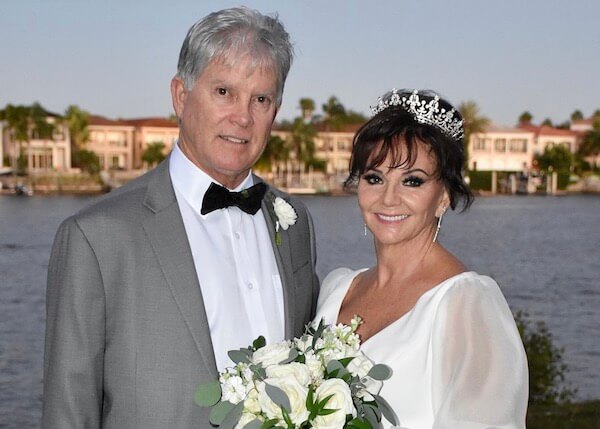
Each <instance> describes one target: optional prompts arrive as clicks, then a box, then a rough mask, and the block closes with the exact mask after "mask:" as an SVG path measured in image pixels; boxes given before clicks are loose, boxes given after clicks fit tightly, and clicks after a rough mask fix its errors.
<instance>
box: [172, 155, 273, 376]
mask: <svg viewBox="0 0 600 429" xmlns="http://www.w3.org/2000/svg"><path fill="white" fill-rule="evenodd" d="M169 162H170V164H169V171H170V174H171V180H172V182H173V188H174V189H175V195H176V197H177V203H178V205H179V209H180V211H181V216H182V217H183V223H184V225H185V230H186V233H187V237H188V241H189V243H190V248H191V249H192V255H193V258H194V265H195V266H196V273H197V275H198V281H199V283H200V289H201V291H202V297H203V299H204V307H205V311H206V315H207V317H208V324H209V327H210V336H211V339H212V343H213V349H214V353H215V359H216V362H217V368H218V369H219V370H222V369H224V368H225V367H228V366H232V365H233V362H232V361H231V360H230V359H229V357H228V356H227V352H228V351H229V350H233V349H239V348H241V347H247V346H249V345H250V344H252V341H253V340H255V339H256V338H257V337H258V336H259V335H263V336H264V337H265V338H266V340H267V342H268V343H272V342H278V341H282V340H283V339H284V314H283V288H282V284H281V278H280V276H279V271H278V269H277V263H276V261H275V255H274V253H273V247H272V244H271V238H270V237H269V232H268V230H267V224H266V221H265V217H264V214H263V212H262V209H261V210H259V211H258V212H257V213H256V214H255V215H250V214H248V213H244V212H243V211H242V210H240V209H239V208H238V207H229V208H225V209H219V210H215V211H213V212H211V213H208V214H206V215H202V214H200V209H201V207H202V199H203V198H204V193H205V192H206V190H207V189H208V187H209V186H210V184H211V182H215V183H217V182H216V181H215V180H213V179H212V178H211V177H210V176H209V175H208V174H206V173H205V172H204V171H202V170H200V169H199V168H198V167H196V166H195V165H194V164H193V163H192V162H191V161H190V160H189V159H188V158H187V157H186V156H185V154H184V153H183V152H182V151H181V149H179V146H178V145H175V147H174V148H173V152H172V154H171V158H170V161H169ZM219 184H220V183H219ZM253 184H254V183H253V180H252V175H251V174H250V173H248V177H246V179H245V180H244V181H243V182H242V184H240V186H238V187H237V188H236V189H232V191H238V192H239V191H240V190H242V189H246V188H248V187H250V186H252V185H253Z"/></svg>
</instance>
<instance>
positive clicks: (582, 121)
mask: <svg viewBox="0 0 600 429" xmlns="http://www.w3.org/2000/svg"><path fill="white" fill-rule="evenodd" d="M571 125H594V118H588V119H579V120H577V121H573V122H572V123H571Z"/></svg>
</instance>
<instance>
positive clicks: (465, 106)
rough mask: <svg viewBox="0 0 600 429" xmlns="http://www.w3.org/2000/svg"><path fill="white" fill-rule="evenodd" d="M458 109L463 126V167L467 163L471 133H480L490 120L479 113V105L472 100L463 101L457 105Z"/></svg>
mask: <svg viewBox="0 0 600 429" xmlns="http://www.w3.org/2000/svg"><path fill="white" fill-rule="evenodd" d="M458 111H459V112H460V114H461V115H462V117H463V128H464V133H465V135H464V138H463V144H464V150H465V167H466V166H467V165H469V139H470V138H471V135H473V134H475V133H480V132H482V131H484V130H485V127H486V126H487V125H488V124H489V122H490V120H489V119H488V118H486V117H485V116H482V115H481V114H480V113H479V106H477V103H476V102H474V101H464V102H462V103H461V104H460V105H459V106H458Z"/></svg>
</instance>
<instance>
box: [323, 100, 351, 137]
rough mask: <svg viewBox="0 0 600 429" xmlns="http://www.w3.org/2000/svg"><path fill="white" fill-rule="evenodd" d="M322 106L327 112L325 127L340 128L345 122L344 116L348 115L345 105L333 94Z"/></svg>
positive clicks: (324, 120)
mask: <svg viewBox="0 0 600 429" xmlns="http://www.w3.org/2000/svg"><path fill="white" fill-rule="evenodd" d="M322 107H323V113H324V114H325V118H324V119H323V123H324V124H325V128H326V129H328V130H334V131H337V130H339V129H340V128H341V126H342V124H343V123H344V117H345V116H346V108H345V107H344V105H343V104H342V103H340V101H339V100H338V99H337V97H336V96H334V95H332V96H331V97H329V100H327V103H325V104H323V106H322Z"/></svg>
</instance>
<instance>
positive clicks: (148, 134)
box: [86, 115, 179, 171]
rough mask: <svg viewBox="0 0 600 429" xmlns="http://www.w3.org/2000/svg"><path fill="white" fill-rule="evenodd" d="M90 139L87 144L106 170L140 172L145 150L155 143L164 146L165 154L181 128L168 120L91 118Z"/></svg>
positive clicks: (169, 149)
mask: <svg viewBox="0 0 600 429" xmlns="http://www.w3.org/2000/svg"><path fill="white" fill-rule="evenodd" d="M88 130H89V132H90V138H89V141H88V143H87V145H86V148H87V149H88V150H91V151H93V152H94V153H96V155H98V157H99V158H100V168H101V169H102V170H127V171H130V170H139V169H142V168H144V167H146V166H144V165H143V162H142V154H143V153H144V150H145V149H146V148H147V147H148V145H149V144H152V143H162V144H163V145H164V149H163V150H164V153H165V154H167V153H169V152H170V151H171V149H172V147H173V144H174V143H175V142H176V141H177V137H178V135H179V127H178V126H177V123H176V122H174V121H172V120H170V119H167V118H138V119H122V120H112V119H107V118H104V117H102V116H95V115H92V116H90V120H89V125H88Z"/></svg>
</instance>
